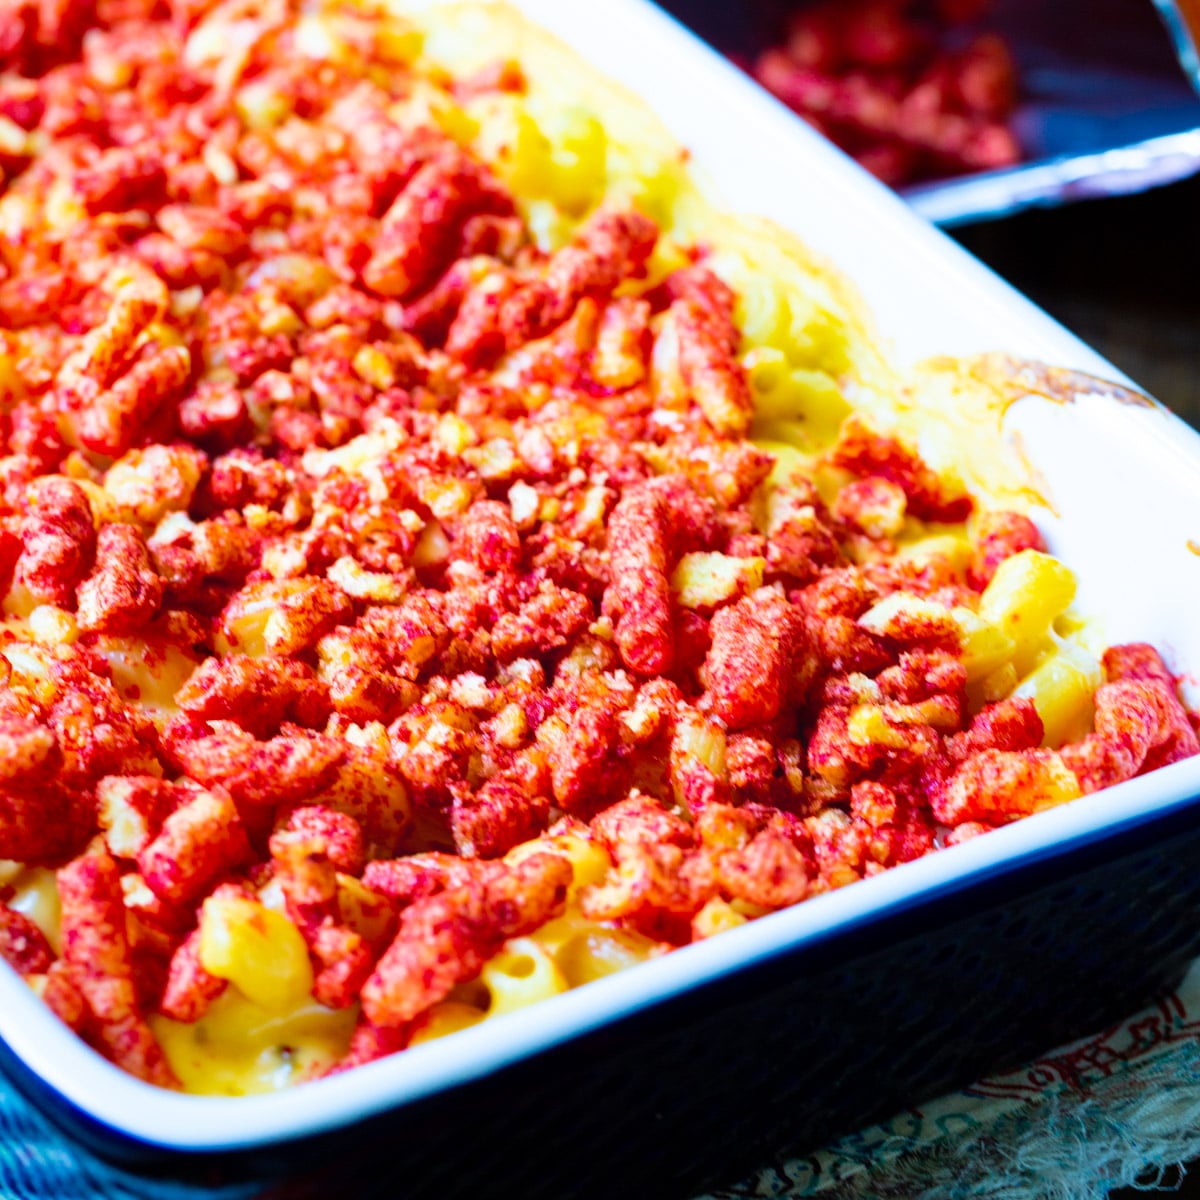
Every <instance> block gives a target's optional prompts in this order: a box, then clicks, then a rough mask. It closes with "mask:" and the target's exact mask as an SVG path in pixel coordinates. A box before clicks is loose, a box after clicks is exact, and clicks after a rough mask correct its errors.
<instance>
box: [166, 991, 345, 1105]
mask: <svg viewBox="0 0 1200 1200" xmlns="http://www.w3.org/2000/svg"><path fill="white" fill-rule="evenodd" d="M357 1019H358V1009H357V1008H356V1007H355V1008H348V1009H343V1010H340V1011H335V1010H333V1009H329V1008H325V1007H324V1006H322V1005H320V1004H318V1003H317V1002H316V1001H315V1000H312V999H311V998H310V999H307V1000H304V1001H302V1002H301V1003H299V1004H296V1005H294V1006H293V1007H291V1008H289V1009H287V1010H286V1011H285V1012H282V1013H278V1012H271V1011H269V1010H267V1009H265V1008H262V1007H260V1006H259V1005H257V1004H255V1003H254V1002H253V1001H251V1000H248V999H246V997H245V996H243V995H242V994H241V993H240V992H239V991H238V990H237V988H235V987H230V988H228V989H227V990H226V992H225V993H224V994H223V995H222V996H220V997H219V998H218V999H217V1000H216V1001H214V1002H213V1005H212V1007H211V1008H210V1009H209V1010H208V1012H207V1013H205V1015H204V1016H203V1017H201V1018H200V1020H199V1021H196V1022H195V1023H194V1024H191V1025H185V1024H183V1023H182V1022H180V1021H172V1020H169V1019H168V1018H167V1017H160V1016H152V1017H151V1018H150V1026H151V1028H152V1029H153V1030H154V1033H155V1036H156V1037H157V1038H158V1040H159V1044H160V1045H161V1046H162V1048H163V1052H164V1053H165V1054H166V1056H167V1061H168V1062H169V1063H170V1064H171V1069H172V1070H173V1071H174V1072H175V1074H176V1075H177V1076H178V1077H179V1080H180V1082H181V1083H182V1084H183V1086H184V1089H185V1090H186V1091H189V1092H193V1093H196V1094H197V1095H204V1096H251V1095H256V1094H259V1093H262V1092H273V1091H277V1090H278V1089H279V1088H283V1087H287V1086H288V1085H289V1084H293V1083H297V1082H299V1081H300V1080H302V1079H308V1078H312V1077H313V1076H315V1075H317V1074H320V1073H321V1072H322V1071H323V1070H325V1069H327V1068H329V1067H331V1066H333V1064H334V1063H336V1062H337V1061H338V1059H340V1058H341V1057H342V1055H343V1054H345V1053H346V1049H347V1047H348V1046H349V1044H350V1036H351V1034H352V1033H353V1031H354V1025H355V1022H356V1020H357Z"/></svg>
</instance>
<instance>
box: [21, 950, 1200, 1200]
mask: <svg viewBox="0 0 1200 1200" xmlns="http://www.w3.org/2000/svg"><path fill="white" fill-rule="evenodd" d="M1195 1158H1200V962H1197V964H1196V965H1195V966H1194V967H1193V969H1192V971H1191V973H1190V974H1189V975H1188V977H1187V979H1185V980H1184V982H1183V984H1182V985H1181V986H1180V988H1179V990H1178V991H1177V992H1175V993H1173V994H1171V995H1169V996H1167V997H1165V998H1163V999H1162V1000H1160V1001H1159V1002H1158V1003H1157V1004H1155V1005H1153V1006H1152V1007H1150V1008H1147V1009H1145V1010H1143V1011H1142V1012H1139V1013H1137V1014H1136V1015H1134V1016H1133V1017H1130V1018H1129V1019H1128V1020H1126V1021H1124V1022H1122V1023H1121V1024H1119V1025H1116V1026H1114V1027H1113V1028H1111V1029H1107V1030H1105V1031H1104V1032H1102V1033H1099V1034H1096V1035H1095V1036H1093V1037H1090V1038H1086V1039H1084V1040H1082V1041H1079V1042H1076V1043H1075V1044H1073V1045H1071V1046H1066V1047H1063V1048H1062V1049H1060V1050H1057V1051H1055V1052H1054V1053H1052V1054H1049V1055H1047V1056H1046V1057H1044V1058H1041V1059H1039V1060H1038V1061H1037V1062H1034V1063H1031V1064H1030V1065H1029V1066H1027V1067H1025V1068H1024V1069H1022V1070H1020V1071H1014V1072H1012V1073H1010V1074H1007V1075H997V1076H994V1077H992V1078H989V1079H985V1080H982V1081H981V1082H979V1083H977V1084H976V1085H975V1086H973V1087H970V1088H967V1089H966V1090H965V1091H962V1092H959V1093H956V1094H955V1095H953V1096H947V1097H945V1098H943V1099H941V1100H938V1101H936V1102H934V1103H932V1104H926V1105H923V1106H922V1107H921V1108H914V1109H910V1110H908V1111H906V1112H903V1113H900V1114H899V1115H897V1116H896V1117H894V1118H893V1119H892V1120H890V1121H888V1122H886V1123H884V1124H881V1125H876V1126H874V1127H872V1128H870V1129H866V1130H863V1131H862V1132H861V1133H858V1134H855V1135H853V1136H852V1137H846V1138H843V1139H842V1140H841V1141H839V1142H837V1143H836V1144H834V1145H832V1146H830V1147H828V1148H827V1149H825V1150H822V1151H820V1152H818V1153H815V1154H803V1155H799V1156H795V1155H790V1154H787V1153H781V1154H780V1155H779V1156H778V1158H777V1160H776V1161H775V1162H773V1163H771V1164H769V1165H767V1166H765V1167H763V1168H761V1169H760V1170H759V1171H757V1172H755V1173H754V1174H753V1175H752V1176H750V1177H749V1178H747V1179H745V1180H744V1181H743V1182H742V1183H740V1184H738V1185H737V1186H734V1187H731V1188H728V1189H724V1190H720V1191H716V1192H710V1193H707V1194H706V1195H705V1196H704V1197H701V1198H698V1200H782V1198H784V1197H787V1198H789V1200H790V1198H792V1197H801V1196H819V1197H821V1198H822V1200H868V1198H869V1200H893V1198H894V1200H975V1198H976V1197H979V1198H983V1197H987V1200H1093V1198H1101V1197H1103V1196H1105V1195H1106V1194H1107V1193H1108V1192H1109V1190H1111V1189H1112V1188H1115V1187H1119V1186H1129V1185H1131V1184H1135V1183H1137V1184H1141V1185H1142V1186H1152V1185H1154V1184H1156V1183H1159V1182H1161V1181H1163V1180H1170V1179H1172V1178H1178V1174H1179V1164H1180V1163H1182V1162H1184V1161H1187V1160H1191V1159H1195ZM255 1195H256V1189H254V1188H235V1189H230V1188H223V1189H221V1190H220V1192H219V1193H213V1192H209V1191H205V1190H203V1189H200V1188H197V1187H194V1186H185V1185H173V1184H170V1183H167V1182H164V1181H162V1180H155V1181H153V1182H140V1181H133V1180H130V1179H129V1178H128V1177H125V1176H117V1175H116V1174H114V1173H112V1172H109V1171H107V1170H106V1169H105V1168H103V1167H101V1166H99V1165H98V1164H97V1163H96V1162H95V1161H94V1160H93V1159H90V1158H88V1157H87V1156H85V1155H83V1154H82V1153H80V1152H79V1151H78V1150H76V1149H75V1148H74V1147H73V1146H72V1145H71V1144H70V1143H69V1142H68V1141H66V1140H65V1139H64V1138H63V1137H61V1136H60V1135H59V1134H57V1133H56V1132H55V1131H53V1130H52V1129H51V1128H50V1127H49V1126H48V1125H47V1124H46V1123H45V1122H44V1121H43V1120H42V1119H41V1118H40V1117H39V1116H38V1115H37V1114H36V1113H35V1112H33V1111H32V1110H31V1109H30V1107H29V1106H28V1105H27V1104H26V1103H25V1102H24V1101H22V1100H21V1099H20V1098H19V1097H18V1096H17V1095H16V1094H15V1093H14V1092H13V1091H12V1089H11V1088H10V1087H8V1086H7V1084H5V1083H4V1081H3V1080H2V1079H0V1200H209V1198H212V1200H216V1197H219V1200H250V1198H251V1197H253V1196H255Z"/></svg>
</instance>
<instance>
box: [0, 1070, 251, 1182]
mask: <svg viewBox="0 0 1200 1200" xmlns="http://www.w3.org/2000/svg"><path fill="white" fill-rule="evenodd" d="M261 1194H262V1189H261V1188H260V1187H245V1186H239V1187H225V1188H217V1189H214V1188H212V1187H209V1186H205V1185H203V1184H185V1183H180V1182H177V1181H173V1180H170V1179H139V1178H137V1177H135V1176H132V1175H127V1174H126V1173H125V1172H123V1171H118V1170H115V1169H113V1168H110V1167H107V1166H105V1165H103V1164H102V1163H100V1162H98V1161H97V1160H96V1159H95V1158H93V1157H92V1156H91V1155H90V1154H88V1153H87V1152H85V1151H84V1150H82V1149H80V1148H79V1147H77V1146H76V1145H74V1143H72V1142H71V1141H70V1140H69V1139H68V1138H66V1137H64V1136H63V1135H62V1134H61V1133H59V1132H58V1131H57V1130H56V1129H55V1128H54V1127H53V1126H52V1125H51V1124H50V1123H49V1122H48V1121H46V1119H45V1118H44V1117H42V1116H41V1115H40V1114H39V1113H38V1112H37V1111H36V1110H35V1109H34V1108H33V1107H32V1106H31V1105H30V1104H29V1103H28V1102H27V1101H26V1100H25V1099H24V1098H23V1097H22V1096H21V1095H20V1094H19V1093H18V1092H17V1091H16V1089H15V1088H14V1087H13V1086H12V1084H11V1083H10V1082H9V1081H8V1080H7V1079H5V1078H4V1077H3V1076H2V1075H0V1200H251V1198H252V1197H255V1196H259V1195H261Z"/></svg>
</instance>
